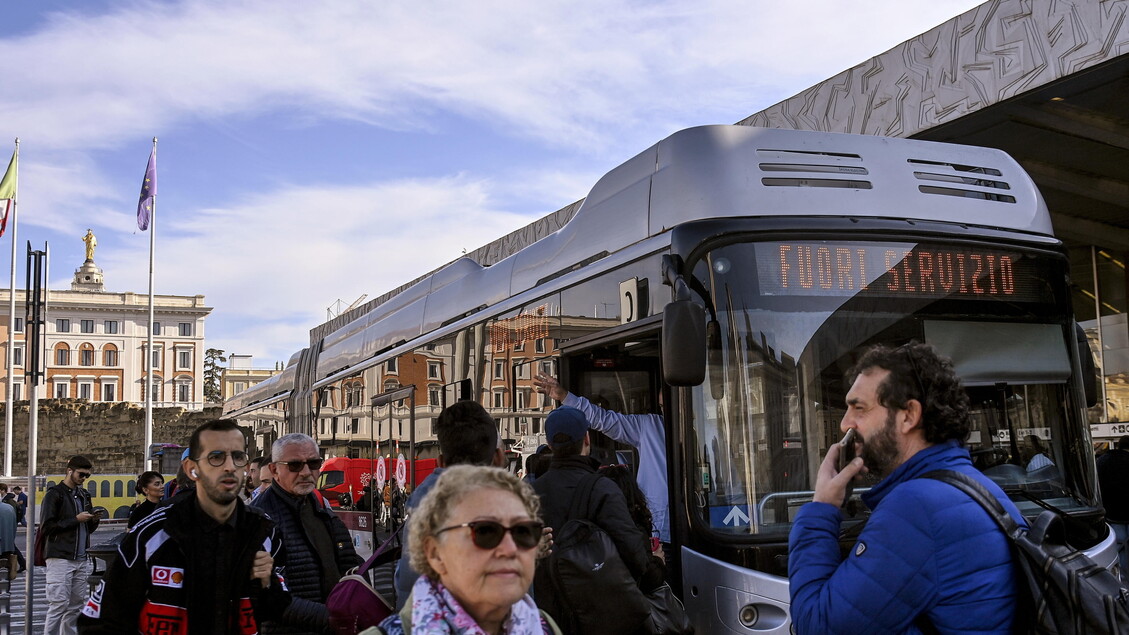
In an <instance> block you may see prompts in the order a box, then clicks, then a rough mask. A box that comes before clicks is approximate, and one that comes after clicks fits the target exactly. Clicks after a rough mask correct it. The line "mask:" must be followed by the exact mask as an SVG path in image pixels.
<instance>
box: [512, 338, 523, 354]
mask: <svg viewBox="0 0 1129 635" xmlns="http://www.w3.org/2000/svg"><path fill="white" fill-rule="evenodd" d="M523 350H525V340H518V341H516V342H514V352H520V351H523Z"/></svg>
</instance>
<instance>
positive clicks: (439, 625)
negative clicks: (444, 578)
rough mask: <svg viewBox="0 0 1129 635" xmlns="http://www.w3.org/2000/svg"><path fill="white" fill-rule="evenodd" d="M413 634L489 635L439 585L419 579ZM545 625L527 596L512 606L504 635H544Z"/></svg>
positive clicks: (414, 606) (417, 582)
mask: <svg viewBox="0 0 1129 635" xmlns="http://www.w3.org/2000/svg"><path fill="white" fill-rule="evenodd" d="M412 598H413V600H412V633H413V634H415V633H420V634H423V635H448V634H449V635H489V634H488V633H486V631H484V630H482V628H481V627H480V626H479V625H478V623H477V622H475V621H474V618H473V617H471V616H470V614H469V613H467V612H466V610H465V609H463V607H462V606H460V605H459V602H458V600H456V599H455V598H454V596H452V595H451V592H450V591H448V590H447V588H446V587H444V586H443V584H442V583H440V582H436V581H433V580H431V579H430V578H428V577H427V576H425V575H421V576H420V577H419V579H418V580H416V583H415V586H413V587H412ZM545 632H546V628H545V625H544V624H542V622H541V613H540V611H538V610H537V605H536V604H534V603H533V598H531V597H529V595H528V594H527V595H526V596H525V597H523V598H521V599H520V600H518V601H517V603H515V604H514V605H513V607H512V608H511V609H510V614H509V616H508V617H507V618H506V619H505V621H504V622H503V623H502V633H503V634H504V635H543V634H544V633H545Z"/></svg>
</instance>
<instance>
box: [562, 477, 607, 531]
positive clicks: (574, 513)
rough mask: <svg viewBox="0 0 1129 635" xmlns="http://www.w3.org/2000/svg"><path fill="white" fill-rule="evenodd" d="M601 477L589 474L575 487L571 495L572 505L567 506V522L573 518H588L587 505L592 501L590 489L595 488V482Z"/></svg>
mask: <svg viewBox="0 0 1129 635" xmlns="http://www.w3.org/2000/svg"><path fill="white" fill-rule="evenodd" d="M603 477H604V475H603V474H600V473H599V472H596V473H594V474H589V475H587V476H585V477H584V478H583V479H582V480H581V481H580V483H579V484H578V485H577V486H576V491H574V492H573V493H572V503H571V504H570V505H569V512H568V519H569V520H572V519H574V518H583V519H587V518H588V516H587V512H588V504H589V503H590V502H591V500H592V489H593V488H594V487H596V481H598V480H600V479H601V478H603Z"/></svg>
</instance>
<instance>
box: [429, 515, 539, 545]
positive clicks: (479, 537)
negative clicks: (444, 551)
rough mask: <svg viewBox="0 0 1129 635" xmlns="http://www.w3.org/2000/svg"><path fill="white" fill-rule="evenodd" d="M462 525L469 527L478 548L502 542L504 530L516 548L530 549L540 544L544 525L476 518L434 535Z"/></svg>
mask: <svg viewBox="0 0 1129 635" xmlns="http://www.w3.org/2000/svg"><path fill="white" fill-rule="evenodd" d="M462 527H470V537H471V540H472V541H474V546H476V547H478V548H479V549H493V548H494V547H497V546H498V545H499V544H501V542H502V537H503V536H505V535H506V532H507V531H508V532H510V535H511V536H513V538H514V544H515V545H517V547H518V549H532V548H534V547H536V546H537V545H539V544H541V531H542V530H543V529H544V527H545V525H543V524H541V523H539V522H537V521H536V520H527V521H525V522H521V523H515V524H514V525H513V526H512V527H506V526H505V525H503V524H502V523H497V522H494V521H492V520H476V521H473V522H469V523H463V524H461V525H451V526H450V527H444V528H443V529H440V530H439V531H437V532H435V535H436V536H438V535H439V534H441V533H443V532H445V531H450V530H452V529H460V528H462Z"/></svg>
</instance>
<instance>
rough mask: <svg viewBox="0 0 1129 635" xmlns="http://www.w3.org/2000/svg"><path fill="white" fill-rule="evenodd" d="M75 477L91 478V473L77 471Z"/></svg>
mask: <svg viewBox="0 0 1129 635" xmlns="http://www.w3.org/2000/svg"><path fill="white" fill-rule="evenodd" d="M74 475H75V476H77V477H78V478H90V472H77V471H76V472H75V473H74Z"/></svg>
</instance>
